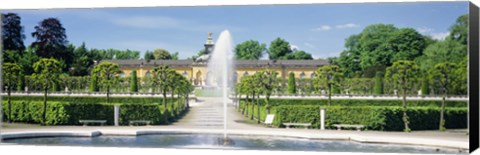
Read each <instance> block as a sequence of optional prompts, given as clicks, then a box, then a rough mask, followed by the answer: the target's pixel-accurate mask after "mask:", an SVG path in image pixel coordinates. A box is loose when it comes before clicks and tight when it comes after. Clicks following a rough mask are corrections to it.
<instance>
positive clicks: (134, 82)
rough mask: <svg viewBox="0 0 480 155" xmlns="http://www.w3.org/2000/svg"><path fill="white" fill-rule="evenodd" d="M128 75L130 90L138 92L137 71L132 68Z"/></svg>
mask: <svg viewBox="0 0 480 155" xmlns="http://www.w3.org/2000/svg"><path fill="white" fill-rule="evenodd" d="M131 74H132V75H131V76H130V92H132V93H133V92H138V79H137V71H136V70H133V71H132V73H131Z"/></svg>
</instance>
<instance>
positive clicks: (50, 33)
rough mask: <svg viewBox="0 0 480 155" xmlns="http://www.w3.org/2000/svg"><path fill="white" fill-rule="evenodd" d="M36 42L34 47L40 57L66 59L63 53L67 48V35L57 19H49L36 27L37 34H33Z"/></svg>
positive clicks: (33, 44)
mask: <svg viewBox="0 0 480 155" xmlns="http://www.w3.org/2000/svg"><path fill="white" fill-rule="evenodd" d="M32 37H34V38H35V41H34V42H33V43H32V45H31V46H32V47H35V48H36V50H35V52H36V53H37V55H38V56H39V57H43V58H56V59H58V60H60V59H63V60H64V61H65V58H64V56H65V55H63V54H64V53H62V52H63V51H65V48H66V46H67V43H68V40H67V34H66V32H65V28H63V26H62V24H61V23H60V21H59V20H58V19H57V18H47V19H44V20H42V21H41V22H40V23H39V24H38V25H37V26H35V32H33V33H32Z"/></svg>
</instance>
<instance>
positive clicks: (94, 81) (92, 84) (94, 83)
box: [89, 74, 99, 92]
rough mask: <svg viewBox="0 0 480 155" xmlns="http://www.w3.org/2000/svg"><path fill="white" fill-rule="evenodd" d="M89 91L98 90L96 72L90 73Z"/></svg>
mask: <svg viewBox="0 0 480 155" xmlns="http://www.w3.org/2000/svg"><path fill="white" fill-rule="evenodd" d="M89 88H90V92H98V90H99V88H98V76H97V75H96V74H92V75H91V76H90V87H89Z"/></svg>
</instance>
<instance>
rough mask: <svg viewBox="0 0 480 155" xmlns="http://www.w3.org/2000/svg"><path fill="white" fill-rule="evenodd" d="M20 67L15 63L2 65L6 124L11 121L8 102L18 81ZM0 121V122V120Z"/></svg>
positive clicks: (10, 110) (10, 106)
mask: <svg viewBox="0 0 480 155" xmlns="http://www.w3.org/2000/svg"><path fill="white" fill-rule="evenodd" d="M21 72H22V67H20V66H19V65H17V64H15V63H8V62H7V63H4V64H3V84H4V85H5V86H6V87H7V104H8V107H7V110H8V111H7V122H10V121H11V118H12V105H11V100H10V93H11V92H12V88H13V86H14V83H17V81H18V79H19V78H20V76H21V74H20V73H21ZM0 121H1V120H0Z"/></svg>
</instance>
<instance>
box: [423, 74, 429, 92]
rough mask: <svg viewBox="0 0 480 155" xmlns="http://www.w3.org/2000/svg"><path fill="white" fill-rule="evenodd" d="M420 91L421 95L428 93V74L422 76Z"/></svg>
mask: <svg viewBox="0 0 480 155" xmlns="http://www.w3.org/2000/svg"><path fill="white" fill-rule="evenodd" d="M421 92H422V96H425V95H428V94H430V80H428V76H423V77H422V86H421Z"/></svg>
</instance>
